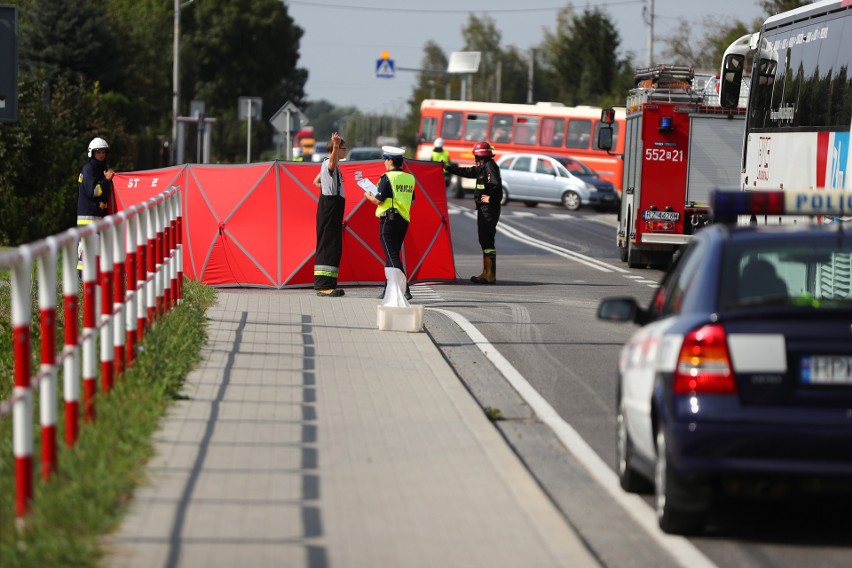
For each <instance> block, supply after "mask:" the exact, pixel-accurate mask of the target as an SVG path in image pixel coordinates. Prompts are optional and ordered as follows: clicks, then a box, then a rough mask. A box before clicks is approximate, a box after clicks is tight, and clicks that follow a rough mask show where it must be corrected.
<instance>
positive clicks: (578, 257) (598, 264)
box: [454, 206, 628, 274]
mask: <svg viewBox="0 0 852 568" xmlns="http://www.w3.org/2000/svg"><path fill="white" fill-rule="evenodd" d="M454 207H455V206H454ZM460 209H462V213H463V214H464V215H466V216H467V217H470V218H471V219H476V213H473V212H471V211H470V210H467V209H463V208H460ZM533 215H534V214H533ZM497 231H499V232H500V233H502V234H504V235H506V236H507V237H509V238H512V239H515V240H516V241H520V242H522V243H524V244H527V245H530V246H532V247H535V248H540V249H543V250H546V251H548V252H551V253H553V254H555V255H557V256H561V257H562V258H567V259H569V260H573V261H575V262H579V263H580V264H583V265H586V266H588V267H590V268H594V269H595V270H600V271H601V272H620V273H622V274H624V273H626V272H628V271H627V270H625V269H624V268H620V267H618V266H613V265H611V264H607V263H606V262H603V261H600V260H598V259H596V258H592V257H590V256H586V255H584V254H580V253H578V252H574V251H572V250H568V249H566V248H563V247H560V246H557V245H552V244H550V243H546V242H544V241H539V240H538V239H534V238H532V237H530V236H528V235H525V234H524V233H523V232H521V231H519V230H518V229H515V228H513V227H509V226H507V225H505V224H500V223H498V224H497Z"/></svg>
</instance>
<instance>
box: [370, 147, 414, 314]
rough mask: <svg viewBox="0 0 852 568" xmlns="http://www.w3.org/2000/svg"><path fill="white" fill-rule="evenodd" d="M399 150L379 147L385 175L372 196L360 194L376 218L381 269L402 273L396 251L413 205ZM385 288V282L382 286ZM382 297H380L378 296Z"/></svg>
mask: <svg viewBox="0 0 852 568" xmlns="http://www.w3.org/2000/svg"><path fill="white" fill-rule="evenodd" d="M404 153H405V151H404V150H403V149H402V148H397V147H395V146H382V157H383V158H384V160H385V168H386V169H387V172H385V173H384V174H382V177H381V178H379V184H378V188H377V192H376V195H375V196H373V195H372V194H371V193H369V192H366V193H364V197H365V198H366V199H367V201H369V202H370V203H372V204H373V205H376V217H378V218H379V240H380V241H381V243H382V248H383V249H384V250H385V266H386V267H389V268H398V269H399V270H401V271H402V273H403V274H405V268H404V267H403V265H402V259H401V258H400V251H401V250H402V242H403V241H404V240H405V234H406V233H407V232H408V225H409V223H410V222H411V204H412V203H413V202H414V185H415V180H414V176H413V175H411V174H410V173H408V172H404V171H403V170H402V163H403V154H404ZM385 286H386V287H387V283H385ZM382 296H384V294H382ZM405 298H406V299H407V300H410V299H411V290H410V288H409V286H408V285H407V283H406V288H405Z"/></svg>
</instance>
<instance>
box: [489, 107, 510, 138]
mask: <svg viewBox="0 0 852 568" xmlns="http://www.w3.org/2000/svg"><path fill="white" fill-rule="evenodd" d="M512 122H513V120H512V115H511V114H495V115H494V117H493V118H492V119H491V133H490V134H489V135H488V139H489V140H491V141H492V142H494V143H495V144H508V143H509V142H511V141H512Z"/></svg>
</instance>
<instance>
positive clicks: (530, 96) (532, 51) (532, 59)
mask: <svg viewBox="0 0 852 568" xmlns="http://www.w3.org/2000/svg"><path fill="white" fill-rule="evenodd" d="M534 68H535V49H530V69H529V73H527V104H528V105H531V104H532V102H533V69H534Z"/></svg>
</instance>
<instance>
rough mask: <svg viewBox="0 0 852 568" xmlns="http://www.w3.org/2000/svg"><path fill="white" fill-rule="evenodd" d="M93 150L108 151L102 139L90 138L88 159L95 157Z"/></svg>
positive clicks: (107, 145) (105, 142)
mask: <svg viewBox="0 0 852 568" xmlns="http://www.w3.org/2000/svg"><path fill="white" fill-rule="evenodd" d="M95 150H107V151H109V144H107V141H106V140H104V139H103V138H92V141H91V142H89V157H90V158H91V157H92V156H94V155H95Z"/></svg>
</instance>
